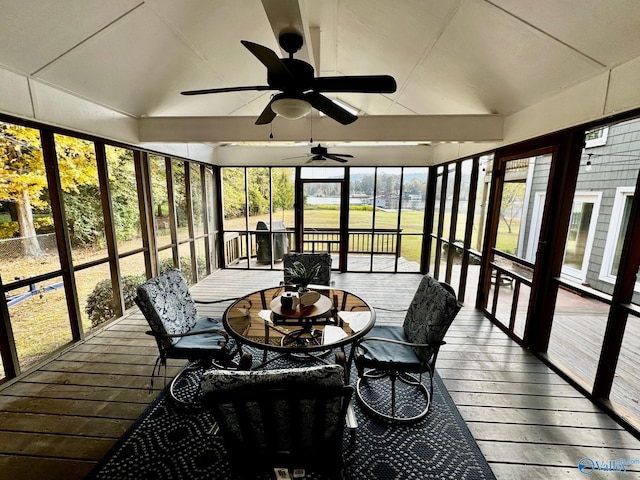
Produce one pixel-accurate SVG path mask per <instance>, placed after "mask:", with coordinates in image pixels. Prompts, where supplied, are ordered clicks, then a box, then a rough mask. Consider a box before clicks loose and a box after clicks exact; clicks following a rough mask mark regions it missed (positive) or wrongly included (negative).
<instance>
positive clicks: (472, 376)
mask: <svg viewBox="0 0 640 480" xmlns="http://www.w3.org/2000/svg"><path fill="white" fill-rule="evenodd" d="M281 276H282V272H279V271H270V270H232V269H226V270H220V271H217V272H215V273H214V274H212V275H210V276H209V277H207V278H205V279H204V280H203V281H201V282H200V283H198V284H197V285H195V286H194V287H193V288H192V292H193V294H194V297H195V298H197V299H202V300H214V299H222V298H231V297H236V296H238V295H242V294H245V293H249V292H251V291H254V290H257V289H260V288H264V287H265V285H267V286H268V285H272V284H277V283H278V282H279V281H280V279H281ZM420 278H421V277H420V275H419V274H415V275H413V274H393V273H377V274H371V273H368V274H363V273H335V274H334V275H333V279H334V280H335V283H336V287H338V288H343V289H346V290H350V291H352V292H354V293H356V294H358V295H360V296H362V297H363V298H366V299H367V300H368V301H369V302H370V303H371V304H372V305H373V306H374V307H379V308H388V309H393V310H399V309H402V308H404V307H406V306H407V305H408V303H409V302H410V299H411V298H412V296H413V293H414V291H415V288H416V287H417V285H418V282H419V280H420ZM390 286H393V288H389V287H390ZM224 308H225V304H214V305H208V306H206V308H205V307H204V306H203V308H202V311H201V313H203V314H209V315H211V314H215V315H219V314H221V313H222V312H223V310H224ZM403 315H404V313H403V312H399V311H398V312H396V311H393V312H389V311H383V310H380V311H379V312H378V321H379V322H384V323H387V322H389V323H397V322H401V321H402V318H403ZM147 329H148V326H147V324H146V321H145V320H144V318H143V317H142V315H141V314H140V313H139V312H138V310H137V308H133V309H130V310H128V311H127V312H126V313H125V315H124V316H123V317H121V318H119V319H118V320H116V321H114V322H112V323H110V324H109V325H108V326H106V327H105V328H103V329H101V330H99V331H98V332H96V333H95V334H94V335H92V336H91V337H90V338H87V339H85V340H84V341H83V342H81V343H78V344H75V345H74V346H72V347H70V348H69V349H68V350H66V351H63V352H61V353H60V354H59V355H57V356H56V357H55V358H52V359H51V360H49V361H48V362H47V363H45V364H44V365H42V366H41V367H39V368H37V369H36V370H34V371H32V372H30V373H29V374H27V375H25V376H23V377H21V378H19V379H18V380H17V381H13V382H8V383H7V384H5V385H3V386H2V389H1V390H0V418H2V422H0V438H2V442H0V449H1V451H0V478H1V479H2V480H4V479H14V478H20V479H25V480H29V479H39V480H43V479H44V480H46V479H58V478H65V479H69V480H73V479H81V478H84V477H85V476H86V475H87V473H88V472H89V471H90V470H91V468H93V466H94V465H95V464H96V463H97V462H98V461H99V460H100V459H101V458H102V457H103V456H104V455H105V454H106V453H107V451H108V450H109V448H110V447H111V446H112V445H114V443H115V442H116V441H117V439H118V438H119V437H120V436H121V435H122V434H123V433H124V432H125V430H126V429H127V428H128V427H129V426H130V425H131V424H132V423H133V422H134V420H135V419H136V418H137V417H138V415H140V413H141V412H142V411H143V410H144V409H145V407H146V406H147V405H148V404H149V402H151V400H152V399H153V398H154V397H155V395H156V394H157V393H158V388H160V384H158V383H156V385H155V390H154V391H153V392H152V393H149V391H148V387H149V375H150V372H151V368H152V365H153V363H154V362H155V358H156V356H157V348H156V346H155V343H154V340H153V339H152V338H151V337H149V336H148V335H145V334H144V332H145V331H146V330H147ZM446 341H447V344H446V345H445V346H444V347H443V348H442V349H441V352H440V356H439V358H438V365H437V370H438V372H439V374H440V376H441V377H442V378H443V379H444V382H445V384H446V387H447V389H448V390H449V393H450V394H451V396H452V397H453V399H454V401H455V403H456V405H457V406H458V408H459V410H460V412H461V414H462V416H463V418H464V419H465V421H466V422H467V425H468V426H469V429H470V430H471V432H472V433H473V435H474V437H475V438H476V440H477V442H478V444H479V446H480V448H481V450H482V452H483V454H484V455H485V457H486V458H487V460H488V462H489V464H490V466H491V468H492V469H493V471H494V473H495V475H496V477H497V478H498V479H514V478H516V479H517V478H545V479H566V478H582V474H581V473H580V472H579V470H578V466H577V465H578V462H579V461H580V460H581V459H582V458H584V457H589V458H593V459H598V460H601V461H602V460H614V459H620V458H623V459H627V460H635V459H638V458H640V441H639V440H637V439H636V438H635V437H633V436H632V435H631V434H630V433H628V432H627V431H625V430H624V429H623V428H621V427H620V426H619V425H618V424H617V423H616V422H614V421H613V420H612V419H611V418H610V417H609V416H608V415H607V414H605V413H604V412H602V411H601V410H600V409H599V408H597V407H596V406H595V405H594V404H593V403H592V402H590V401H589V400H588V399H586V398H585V397H584V396H582V395H581V394H580V393H579V392H578V391H577V390H575V388H573V387H572V386H571V385H569V384H568V383H567V382H565V381H564V380H563V379H562V378H560V377H559V376H558V375H556V374H555V373H554V372H553V371H552V370H550V369H549V368H548V367H547V366H546V365H544V364H543V363H542V362H540V361H539V360H538V359H537V358H536V357H535V356H534V355H532V354H531V353H529V352H527V351H526V350H524V349H523V348H521V347H520V346H519V345H517V344H516V343H515V342H514V341H513V340H511V339H510V338H509V337H507V336H506V335H505V333H503V331H502V330H501V329H500V328H498V327H497V326H495V325H493V324H492V323H491V322H490V321H489V320H487V319H486V318H485V316H484V314H483V313H482V312H480V311H478V310H476V309H474V308H473V307H471V306H468V305H467V306H465V307H464V308H463V309H462V311H461V312H460V314H459V315H458V317H457V318H456V320H455V321H454V323H453V325H452V327H451V329H450V330H449V333H448V334H447V337H446ZM567 341H571V339H569V338H567ZM177 368H179V364H176V363H175V362H174V363H172V365H171V368H170V371H169V374H173V373H175V372H176V371H177ZM160 383H161V382H160ZM629 473H631V472H629Z"/></svg>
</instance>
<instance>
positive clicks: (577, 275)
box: [562, 192, 602, 283]
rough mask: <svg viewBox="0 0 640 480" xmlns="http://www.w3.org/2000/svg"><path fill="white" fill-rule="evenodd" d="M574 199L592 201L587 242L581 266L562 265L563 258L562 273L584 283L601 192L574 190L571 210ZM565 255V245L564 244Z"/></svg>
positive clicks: (597, 217)
mask: <svg viewBox="0 0 640 480" xmlns="http://www.w3.org/2000/svg"><path fill="white" fill-rule="evenodd" d="M576 200H582V201H593V210H592V212H591V220H590V221H589V231H588V233H587V243H586V244H585V247H584V257H583V258H582V268H581V269H580V270H578V269H577V268H574V267H569V266H566V265H564V259H563V261H562V274H563V275H566V276H567V277H570V278H572V279H575V280H578V281H579V282H581V283H585V282H586V280H587V272H588V270H589V260H590V258H591V249H592V248H593V241H594V238H595V235H596V227H597V225H598V220H599V216H598V215H599V213H600V201H601V200H602V192H576V193H575V195H574V196H573V202H572V204H571V208H572V210H573V203H575V201H576ZM565 255H566V245H565Z"/></svg>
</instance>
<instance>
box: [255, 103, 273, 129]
mask: <svg viewBox="0 0 640 480" xmlns="http://www.w3.org/2000/svg"><path fill="white" fill-rule="evenodd" d="M274 118H276V112H274V111H273V110H272V109H271V102H269V103H267V106H266V107H264V110H263V111H262V113H261V114H260V116H259V117H258V119H257V120H256V125H266V124H268V123H271V122H272V121H273V119H274Z"/></svg>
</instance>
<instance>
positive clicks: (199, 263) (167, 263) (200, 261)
mask: <svg viewBox="0 0 640 480" xmlns="http://www.w3.org/2000/svg"><path fill="white" fill-rule="evenodd" d="M180 265H182V270H181V272H182V275H183V276H184V279H185V280H186V281H187V284H188V285H193V284H194V283H195V279H194V278H193V276H192V275H191V259H190V258H187V257H180ZM172 268H174V266H173V258H171V257H169V258H165V259H164V260H160V275H162V274H163V273H166V272H168V271H169V270H171V269H172ZM196 268H197V270H198V275H200V277H201V278H202V276H203V275H204V274H205V273H206V271H207V269H206V264H205V261H204V257H196Z"/></svg>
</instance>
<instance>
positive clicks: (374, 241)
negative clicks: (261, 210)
mask: <svg viewBox="0 0 640 480" xmlns="http://www.w3.org/2000/svg"><path fill="white" fill-rule="evenodd" d="M258 233H261V232H258ZM275 233H280V232H275ZM399 233H400V232H399V231H398V230H394V229H385V228H377V229H375V230H368V229H364V228H363V229H358V228H352V229H350V230H349V232H348V237H349V240H348V245H349V249H348V253H357V254H370V253H373V254H379V255H396V253H397V251H398V238H399ZM287 234H288V237H289V246H290V248H291V246H292V245H293V231H288V232H287ZM246 235H251V239H250V247H249V249H250V253H249V252H247V244H246ZM224 244H225V245H224V254H225V265H233V264H235V263H238V262H239V261H240V260H244V259H247V258H248V257H249V256H251V257H253V256H255V255H256V241H255V232H248V233H245V232H226V233H225V234H224ZM302 245H303V251H304V252H308V253H318V252H327V253H337V252H338V251H339V250H340V230H338V229H332V228H326V229H306V230H305V231H304V233H303V238H302Z"/></svg>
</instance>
